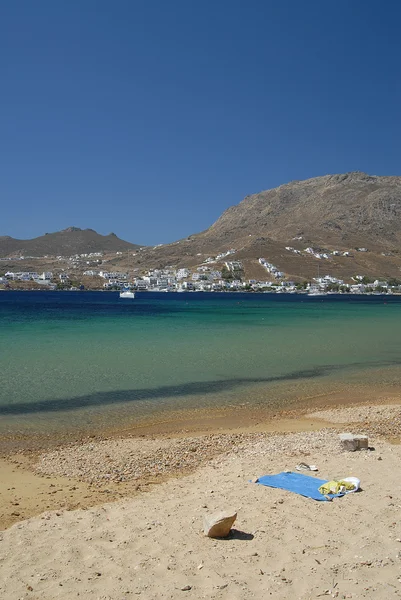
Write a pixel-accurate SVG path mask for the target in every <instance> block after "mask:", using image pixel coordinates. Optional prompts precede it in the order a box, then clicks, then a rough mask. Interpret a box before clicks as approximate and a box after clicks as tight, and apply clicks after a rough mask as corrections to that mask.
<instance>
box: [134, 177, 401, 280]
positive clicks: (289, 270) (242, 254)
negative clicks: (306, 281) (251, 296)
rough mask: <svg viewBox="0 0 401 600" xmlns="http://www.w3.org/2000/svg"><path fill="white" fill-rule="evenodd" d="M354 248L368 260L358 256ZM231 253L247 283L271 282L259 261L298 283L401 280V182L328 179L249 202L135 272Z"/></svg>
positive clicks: (144, 260)
mask: <svg viewBox="0 0 401 600" xmlns="http://www.w3.org/2000/svg"><path fill="white" fill-rule="evenodd" d="M294 238H295V239H294ZM286 246H292V247H294V248H295V249H298V250H301V251H304V250H305V248H306V247H308V246H311V247H313V248H321V249H327V250H340V251H341V250H342V251H351V252H352V254H353V256H351V257H348V258H346V257H341V256H340V257H332V258H331V259H330V260H324V261H319V259H317V258H315V257H313V256H311V255H308V254H306V253H305V252H302V256H300V255H297V254H293V253H291V252H289V251H288V250H286V249H285V247H286ZM356 247H366V248H367V249H368V250H369V252H367V253H360V252H356V251H355V248H356ZM231 248H235V250H236V252H235V254H234V255H232V256H231V258H228V259H226V260H236V259H239V260H242V261H243V264H244V266H245V274H246V276H249V277H255V278H266V271H265V270H264V269H263V268H262V267H260V265H259V264H258V261H257V259H258V258H260V257H264V258H266V259H267V260H269V261H271V262H272V263H273V264H275V265H276V266H277V267H278V268H279V269H280V270H282V271H284V272H285V273H286V274H287V275H288V276H290V277H295V278H304V277H307V278H310V277H313V276H316V272H317V265H318V263H320V265H321V273H322V274H323V273H324V274H325V273H326V272H327V273H330V274H332V275H336V276H342V277H344V278H348V279H349V278H350V277H351V276H352V275H355V274H359V273H362V274H366V275H373V276H376V275H377V276H379V275H387V276H393V277H395V276H399V275H400V267H401V258H400V257H399V256H398V250H399V249H400V248H401V177H376V176H370V175H367V174H365V173H361V172H353V173H347V174H344V175H326V176H323V177H316V178H313V179H308V180H306V181H293V182H291V183H288V184H285V185H281V186H279V187H278V188H275V189H272V190H267V191H263V192H260V193H258V194H254V195H252V196H247V197H246V198H245V199H244V200H242V202H240V203H239V204H238V205H236V206H232V207H231V208H228V209H227V210H226V211H225V212H224V213H223V214H222V216H221V217H220V218H219V219H218V220H217V221H216V222H215V223H214V224H213V225H212V226H211V227H209V229H207V230H205V231H203V232H202V233H199V234H195V235H192V236H189V238H186V239H183V240H180V241H179V242H174V243H173V244H167V245H164V246H159V247H155V248H146V249H144V250H143V251H142V252H141V253H140V254H139V255H138V256H137V257H136V259H135V260H134V265H135V266H137V265H138V264H139V265H140V266H141V268H144V267H145V265H146V266H147V267H148V266H149V267H162V266H166V265H173V266H194V265H197V264H201V263H202V262H203V260H205V258H207V257H210V256H215V255H216V254H219V253H221V252H224V251H227V250H229V249H231ZM221 262H222V261H217V263H216V265H217V266H218V265H219V264H221Z"/></svg>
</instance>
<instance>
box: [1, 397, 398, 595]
mask: <svg viewBox="0 0 401 600" xmlns="http://www.w3.org/2000/svg"><path fill="white" fill-rule="evenodd" d="M304 419H305V428H306V423H307V422H310V423H313V424H314V426H313V427H311V429H315V430H310V431H299V428H298V430H297V428H295V427H294V431H296V432H295V433H289V432H288V433H273V432H271V431H257V430H254V431H251V430H250V431H242V432H231V433H230V432H223V433H221V432H220V433H214V434H211V433H207V434H205V435H199V434H196V435H185V436H184V435H181V436H172V435H171V436H158V437H156V436H152V437H146V438H134V437H132V438H126V439H105V440H93V441H91V440H88V441H86V442H83V443H75V444H70V445H68V446H66V447H61V448H58V449H52V450H47V451H45V452H43V453H39V454H37V455H35V456H31V457H29V456H28V457H27V456H25V455H19V456H18V455H17V456H14V457H12V458H10V457H8V458H5V459H3V461H2V464H1V466H0V468H1V469H2V473H5V472H6V469H8V471H7V473H8V475H7V477H6V479H4V477H2V481H3V482H6V486H4V485H3V486H2V490H1V495H0V501H1V504H0V506H1V511H0V512H1V517H2V521H3V527H6V529H4V531H2V532H1V534H0V539H1V542H0V597H1V598H5V599H6V600H14V599H16V600H17V599H19V598H32V599H36V600H39V599H45V600H51V599H55V598H60V599H63V598H66V599H67V598H68V599H70V598H78V597H79V598H88V599H99V600H100V599H101V600H120V599H122V598H130V597H136V596H141V597H143V598H146V599H158V598H177V597H182V596H183V597H192V598H216V599H218V598H222V599H223V598H226V599H231V598H234V599H237V598H238V599H241V600H242V599H248V598H258V599H259V598H260V599H261V598H266V597H272V598H288V599H290V598H291V599H292V598H296V599H302V600H306V599H309V598H311V599H312V598H320V597H324V596H328V597H334V598H336V597H338V598H378V599H379V598H380V599H382V598H387V597H388V596H389V595H390V597H399V596H401V529H400V525H399V519H398V515H399V509H400V506H401V485H400V482H399V464H400V458H401V446H400V445H398V444H397V443H395V442H396V441H397V440H398V438H399V431H400V420H401V407H400V405H396V404H391V405H379V406H373V405H371V406H356V407H348V408H342V409H341V408H340V409H329V410H325V411H318V412H314V413H312V414H310V415H305V417H304ZM319 422H321V425H322V427H321V428H320V429H319V428H316V424H318V423H319ZM278 430H279V431H283V429H280V428H279V427H278ZM290 430H291V428H290V427H289V431H290ZM344 430H346V431H354V432H359V433H368V434H369V445H370V447H373V448H374V450H368V451H359V452H355V453H348V452H344V451H342V449H341V447H340V444H339V441H338V432H339V431H344ZM301 461H302V462H306V463H308V464H312V463H314V464H316V465H317V466H318V468H319V471H318V472H317V473H316V474H311V475H312V476H317V477H319V478H322V479H333V478H340V477H346V476H356V477H358V478H359V479H360V480H361V488H362V491H360V492H359V493H355V494H349V495H347V496H345V497H343V498H339V499H335V500H334V501H333V502H316V501H313V500H311V499H307V498H304V497H302V496H299V495H296V494H293V493H290V492H287V491H283V490H278V489H273V488H268V487H264V486H261V485H258V484H255V483H251V480H252V479H253V478H255V477H258V476H261V475H264V474H272V473H278V472H281V471H285V470H294V469H295V466H296V465H297V464H298V463H299V462H301ZM5 488H6V489H5ZM227 508H230V509H231V508H232V509H235V510H236V511H237V512H238V517H237V521H236V523H235V525H234V529H233V531H232V534H231V535H230V537H229V538H227V539H223V540H214V539H210V538H207V537H205V536H204V535H203V533H202V522H203V517H204V515H206V514H210V513H214V512H216V511H219V510H225V509H227ZM12 513H14V514H12ZM12 523H13V524H12Z"/></svg>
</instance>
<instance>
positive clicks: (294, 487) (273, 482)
mask: <svg viewBox="0 0 401 600" xmlns="http://www.w3.org/2000/svg"><path fill="white" fill-rule="evenodd" d="M256 483H260V484H261V485H266V486H267V487H273V488H279V489H280V490H288V491H289V492H294V493H295V494H300V495H301V496H305V497H306V498H313V500H320V501H322V502H327V501H328V498H330V499H331V498H339V497H340V496H344V494H327V496H328V498H326V497H325V496H323V494H321V493H320V492H319V488H320V486H321V485H323V484H324V483H327V480H326V479H318V478H317V477H310V475H303V474H302V473H284V472H283V473H278V475H263V477H259V479H258V480H257V482H256Z"/></svg>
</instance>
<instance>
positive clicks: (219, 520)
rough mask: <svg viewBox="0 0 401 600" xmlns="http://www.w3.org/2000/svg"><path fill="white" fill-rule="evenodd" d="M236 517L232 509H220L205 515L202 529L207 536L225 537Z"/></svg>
mask: <svg viewBox="0 0 401 600" xmlns="http://www.w3.org/2000/svg"><path fill="white" fill-rule="evenodd" d="M236 518H237V513H236V512H234V511H222V512H219V513H215V514H214V515H205V517H204V519H203V531H204V533H205V535H207V536H208V537H212V538H224V537H227V536H228V534H229V533H230V530H231V527H232V525H233V523H234V521H235V519H236Z"/></svg>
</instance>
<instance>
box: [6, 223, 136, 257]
mask: <svg viewBox="0 0 401 600" xmlns="http://www.w3.org/2000/svg"><path fill="white" fill-rule="evenodd" d="M138 248H139V246H138V245H137V244H131V243H130V242H126V241H124V240H120V238H118V237H117V236H116V234H115V233H109V235H100V234H99V233H97V232H96V231H94V230H93V229H80V228H79V227H67V229H63V230H62V231H57V232H55V233H46V234H45V235H42V236H40V237H37V238H34V239H32V240H17V239H14V238H12V237H9V236H2V237H0V257H1V256H3V257H4V256H14V255H25V256H46V255H48V256H72V255H73V254H86V253H90V252H118V251H124V250H131V249H132V250H136V249H138Z"/></svg>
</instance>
